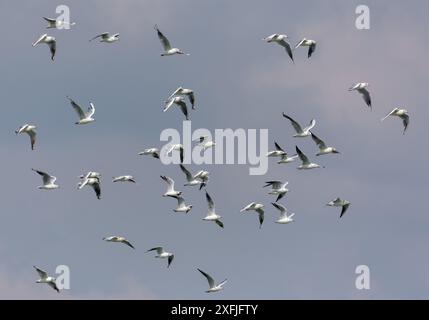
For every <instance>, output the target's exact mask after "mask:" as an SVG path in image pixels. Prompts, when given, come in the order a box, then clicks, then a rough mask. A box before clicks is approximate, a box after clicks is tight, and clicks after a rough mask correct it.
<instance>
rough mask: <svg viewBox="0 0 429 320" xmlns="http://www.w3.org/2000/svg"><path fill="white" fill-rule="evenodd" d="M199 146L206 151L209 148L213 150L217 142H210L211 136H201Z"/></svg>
mask: <svg viewBox="0 0 429 320" xmlns="http://www.w3.org/2000/svg"><path fill="white" fill-rule="evenodd" d="M197 141H199V142H198V146H199V147H200V148H202V149H203V151H206V150H207V149H209V148H213V147H214V146H215V145H216V142H214V141H212V140H210V138H209V136H201V137H199V138H198V139H197Z"/></svg>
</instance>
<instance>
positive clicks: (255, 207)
mask: <svg viewBox="0 0 429 320" xmlns="http://www.w3.org/2000/svg"><path fill="white" fill-rule="evenodd" d="M246 211H255V212H256V213H257V214H258V216H259V228H261V227H262V223H263V222H264V205H263V204H261V203H256V202H251V203H249V204H248V205H247V206H245V207H244V208H243V209H241V210H240V212H246Z"/></svg>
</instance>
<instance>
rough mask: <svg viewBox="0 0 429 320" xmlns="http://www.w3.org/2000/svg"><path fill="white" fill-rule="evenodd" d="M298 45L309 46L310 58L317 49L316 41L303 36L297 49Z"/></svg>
mask: <svg viewBox="0 0 429 320" xmlns="http://www.w3.org/2000/svg"><path fill="white" fill-rule="evenodd" d="M298 47H308V58H310V57H311V55H312V54H313V52H314V51H315V50H316V41H314V40H310V39H306V38H303V39H302V40H301V41H300V42H298V44H297V45H296V46H295V49H297V48H298Z"/></svg>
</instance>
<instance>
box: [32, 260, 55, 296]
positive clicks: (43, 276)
mask: <svg viewBox="0 0 429 320" xmlns="http://www.w3.org/2000/svg"><path fill="white" fill-rule="evenodd" d="M33 268H34V269H36V271H37V273H38V274H39V277H40V279H39V280H37V281H36V283H46V284H47V285H49V286H50V287H51V288H52V289H54V290H55V291H56V292H60V290H59V289H58V287H57V282H56V279H55V278H54V277H51V276H49V275H48V273H47V272H45V271H43V270H42V269H40V268H38V267H36V266H33Z"/></svg>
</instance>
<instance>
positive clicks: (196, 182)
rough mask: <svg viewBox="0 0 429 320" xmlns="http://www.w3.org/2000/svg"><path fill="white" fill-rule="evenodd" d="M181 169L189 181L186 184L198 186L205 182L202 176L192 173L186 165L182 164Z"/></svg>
mask: <svg viewBox="0 0 429 320" xmlns="http://www.w3.org/2000/svg"><path fill="white" fill-rule="evenodd" d="M179 166H180V169H181V170H182V172H183V173H184V174H185V176H186V180H187V183H185V184H184V185H185V186H198V185H201V184H202V183H203V181H202V180H201V179H200V178H195V176H194V175H192V174H191V173H190V172H189V170H188V169H186V168H185V166H184V165H182V164H180V165H179Z"/></svg>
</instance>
